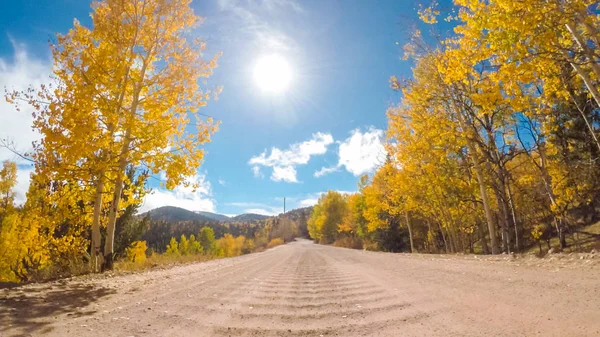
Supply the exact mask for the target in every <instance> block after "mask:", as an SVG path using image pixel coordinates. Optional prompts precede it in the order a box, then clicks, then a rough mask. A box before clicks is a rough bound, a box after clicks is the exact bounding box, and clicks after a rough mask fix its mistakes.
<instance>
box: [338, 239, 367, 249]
mask: <svg viewBox="0 0 600 337" xmlns="http://www.w3.org/2000/svg"><path fill="white" fill-rule="evenodd" d="M333 245H334V246H335V247H345V248H352V249H362V248H363V242H362V240H361V239H360V238H357V237H353V236H344V237H341V238H338V239H337V240H335V242H334V243H333Z"/></svg>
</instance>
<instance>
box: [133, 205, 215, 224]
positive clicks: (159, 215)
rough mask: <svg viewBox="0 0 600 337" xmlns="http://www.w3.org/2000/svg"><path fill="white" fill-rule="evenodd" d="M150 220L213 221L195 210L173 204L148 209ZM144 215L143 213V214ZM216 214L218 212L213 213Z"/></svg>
mask: <svg viewBox="0 0 600 337" xmlns="http://www.w3.org/2000/svg"><path fill="white" fill-rule="evenodd" d="M146 214H150V218H151V219H152V220H165V221H208V222H210V221H215V219H212V218H210V217H208V216H206V215H203V214H199V213H196V212H192V211H188V210H187V209H184V208H180V207H174V206H163V207H159V208H155V209H153V210H151V211H148V213H146ZM144 215H145V214H144ZM215 215H218V214H215Z"/></svg>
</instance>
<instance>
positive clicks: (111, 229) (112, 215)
mask: <svg viewBox="0 0 600 337" xmlns="http://www.w3.org/2000/svg"><path fill="white" fill-rule="evenodd" d="M130 137H131V132H130V130H127V133H126V134H125V139H124V141H123V147H122V148H121V158H120V159H119V170H118V172H117V180H116V181H115V191H114V193H113V200H112V204H111V205H110V212H109V213H108V224H107V225H106V240H105V241H104V263H103V265H102V271H105V270H112V269H113V258H114V242H115V226H116V223H117V214H118V212H119V204H120V203H121V193H123V176H124V175H125V169H126V168H127V158H126V156H127V152H128V150H129V145H130V142H131V140H130Z"/></svg>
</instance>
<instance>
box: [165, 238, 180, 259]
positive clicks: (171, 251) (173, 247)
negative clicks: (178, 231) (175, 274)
mask: <svg viewBox="0 0 600 337" xmlns="http://www.w3.org/2000/svg"><path fill="white" fill-rule="evenodd" d="M165 254H167V255H177V256H179V255H181V254H179V244H178V243H177V239H175V238H171V241H170V242H169V244H168V245H167V251H166V252H165Z"/></svg>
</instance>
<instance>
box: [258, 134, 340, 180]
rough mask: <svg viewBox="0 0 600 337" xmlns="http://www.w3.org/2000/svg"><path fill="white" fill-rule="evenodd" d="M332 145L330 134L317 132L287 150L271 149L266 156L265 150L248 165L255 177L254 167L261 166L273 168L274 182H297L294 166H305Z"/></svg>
mask: <svg viewBox="0 0 600 337" xmlns="http://www.w3.org/2000/svg"><path fill="white" fill-rule="evenodd" d="M332 143H333V137H332V136H331V134H328V133H321V132H318V133H315V134H313V135H312V138H311V139H309V140H307V141H304V142H302V143H295V144H292V145H290V147H289V149H287V150H281V149H279V148H276V147H273V148H271V153H270V154H269V155H268V156H267V151H266V150H265V151H264V152H263V153H261V154H260V155H258V156H255V157H252V158H250V161H249V162H248V164H250V165H253V167H252V170H253V171H254V172H255V173H254V175H255V176H256V171H257V170H259V169H256V167H258V165H262V166H266V167H272V168H273V173H272V175H271V179H272V180H274V181H286V182H297V181H298V179H297V178H296V169H295V166H297V165H305V164H306V163H308V161H309V160H310V158H311V156H316V155H323V154H325V153H326V152H327V146H329V145H330V144H332Z"/></svg>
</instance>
